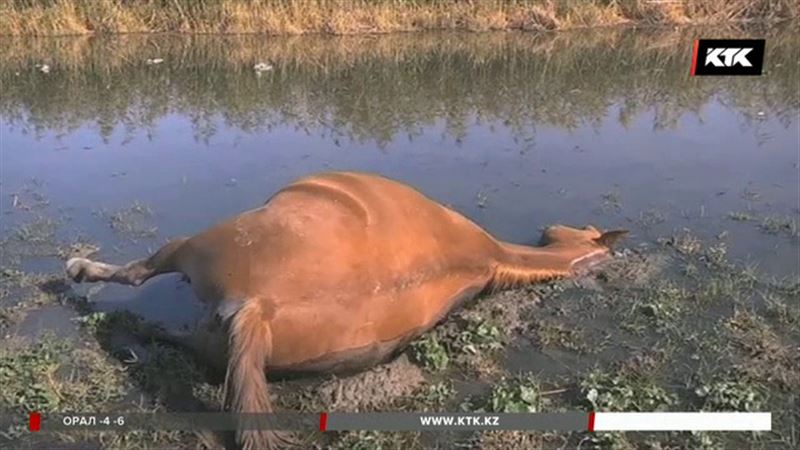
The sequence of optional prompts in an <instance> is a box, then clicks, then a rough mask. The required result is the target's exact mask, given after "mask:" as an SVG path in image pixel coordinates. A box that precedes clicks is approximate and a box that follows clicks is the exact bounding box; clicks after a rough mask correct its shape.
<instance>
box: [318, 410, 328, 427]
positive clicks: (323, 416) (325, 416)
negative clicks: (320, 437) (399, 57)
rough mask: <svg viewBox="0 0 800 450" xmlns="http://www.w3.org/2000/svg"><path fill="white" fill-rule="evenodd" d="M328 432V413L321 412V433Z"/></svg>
mask: <svg viewBox="0 0 800 450" xmlns="http://www.w3.org/2000/svg"><path fill="white" fill-rule="evenodd" d="M327 430H328V413H326V412H321V413H319V431H327Z"/></svg>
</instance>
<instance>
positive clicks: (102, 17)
mask: <svg viewBox="0 0 800 450" xmlns="http://www.w3.org/2000/svg"><path fill="white" fill-rule="evenodd" d="M799 10H800V7H798V2H797V0H585V1H582V0H472V1H459V0H349V1H348V0H254V1H246V0H215V1H208V2H197V1H195V0H173V1H171V2H164V1H161V0H141V1H126V0H4V1H3V3H2V4H0V34H2V35H40V36H51V35H69V34H90V33H141V32H180V33H264V34H305V33H331V34H360V33H388V32H398V31H415V30H431V29H458V30H471V31H486V30H511V29H517V30H556V29H559V30H561V29H569V28H580V27H591V26H606V25H617V24H622V23H634V24H670V25H675V24H687V23H693V24H699V23H720V22H734V21H735V22H749V21H776V20H782V19H788V18H792V17H797V16H798V11H799Z"/></svg>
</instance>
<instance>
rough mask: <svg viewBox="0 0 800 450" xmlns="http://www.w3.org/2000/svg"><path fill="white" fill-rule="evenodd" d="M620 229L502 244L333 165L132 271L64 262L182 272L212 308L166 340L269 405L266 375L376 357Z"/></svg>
mask: <svg viewBox="0 0 800 450" xmlns="http://www.w3.org/2000/svg"><path fill="white" fill-rule="evenodd" d="M624 233H625V231H610V232H606V233H601V232H600V231H598V230H597V229H595V228H594V227H591V226H587V227H586V228H584V229H575V228H569V227H565V226H553V227H549V228H547V229H546V230H545V232H544V234H543V237H542V242H541V246H540V247H529V246H522V245H515V244H510V243H505V242H501V241H498V240H496V239H494V238H493V237H492V236H491V235H489V234H488V233H487V232H486V231H484V230H483V229H481V228H480V227H479V226H478V225H476V224H475V223H473V222H472V221H470V220H469V219H467V218H465V217H464V216H462V215H461V214H459V213H457V212H455V211H453V210H451V209H448V208H446V207H445V206H442V205H440V204H439V203H436V202H435V201H433V200H431V199H429V198H427V197H425V196H424V195H423V194H421V193H420V192H418V191H416V190H414V189H413V188H411V187H409V186H406V185H404V184H401V183H399V182H396V181H393V180H390V179H387V178H383V177H380V176H376V175H369V174H363V173H353V172H330V173H323V174H317V175H313V176H309V177H307V178H303V179H300V180H298V181H295V182H294V183H291V184H289V185H288V186H286V187H284V188H283V189H282V190H280V191H279V192H277V193H276V194H275V195H273V196H272V197H271V198H270V199H269V200H268V201H267V202H266V204H265V205H264V206H262V207H260V208H257V209H253V210H251V211H247V212H244V213H242V214H241V215H239V216H237V217H234V218H232V219H229V220H227V221H225V222H223V223H221V224H218V225H216V226H214V227H212V228H210V229H209V230H207V231H204V232H202V233H200V234H198V235H196V236H193V237H190V238H181V239H176V240H174V241H171V242H169V243H168V244H166V245H165V246H164V247H162V248H161V249H160V250H158V251H157V252H156V253H155V254H154V255H152V256H151V257H149V258H146V259H143V260H138V261H134V262H131V263H128V264H126V265H124V266H115V265H111V264H105V263H101V262H93V261H89V260H87V259H83V258H73V259H70V260H69V261H67V265H66V267H67V273H68V274H69V276H70V277H71V278H72V279H73V280H75V281H78V282H80V281H111V282H116V283H123V284H130V285H134V286H138V285H140V284H141V283H143V282H144V281H145V280H147V279H148V278H150V277H153V276H155V275H158V274H162V273H168V272H181V273H183V274H184V275H185V276H186V277H188V279H189V281H190V282H191V283H192V286H193V289H194V291H195V293H196V294H197V296H198V297H199V298H200V300H202V301H203V302H205V303H206V304H207V305H209V306H210V308H209V312H210V313H209V316H208V320H207V321H206V322H205V323H204V325H203V326H202V327H200V328H199V329H198V330H196V332H194V333H192V334H188V335H170V336H166V338H168V339H170V340H173V341H175V342H179V343H181V344H183V345H185V346H188V347H190V348H192V349H193V350H194V351H195V353H196V354H198V355H200V357H203V358H204V359H206V360H209V362H211V363H214V362H216V363H217V364H222V365H223V367H224V365H225V363H227V368H226V369H227V376H226V384H227V386H228V389H227V394H226V395H227V397H226V399H227V400H226V402H227V404H228V407H229V408H230V409H231V410H232V411H235V412H266V411H271V405H270V397H269V393H268V390H267V381H266V378H265V371H268V372H270V373H272V374H274V373H298V372H301V373H302V372H335V371H342V370H353V369H357V368H363V367H367V366H370V365H374V364H376V363H379V362H381V361H384V360H386V359H387V358H388V357H390V356H391V355H392V354H394V353H396V352H397V351H398V350H400V349H402V348H403V347H404V346H405V345H406V344H407V343H408V342H409V341H411V340H413V339H414V338H416V337H418V336H420V335H421V334H422V333H424V332H426V331H427V330H429V329H430V328H431V327H433V326H434V325H436V323H437V322H439V321H441V320H442V319H443V318H444V317H445V316H446V315H447V313H448V312H450V311H451V310H452V309H453V308H454V307H455V306H456V305H458V304H459V303H461V302H462V301H464V300H465V299H468V298H472V297H475V296H476V295H477V294H479V293H480V292H482V291H484V290H486V289H497V288H507V287H513V286H520V285H523V284H527V283H534V282H538V281H543V280H549V279H554V278H562V277H569V276H572V275H574V274H575V273H576V272H577V271H579V270H581V269H584V268H587V267H589V266H590V265H593V264H595V263H597V262H599V261H602V260H605V259H607V258H609V257H610V256H609V255H610V248H611V246H612V244H613V243H614V242H615V241H616V240H618V239H619V238H620V237H621V236H622V235H623V234H624ZM221 331H222V332H221ZM237 438H238V440H239V442H240V443H241V444H242V445H243V447H244V448H245V449H252V448H272V447H274V446H275V445H277V438H276V435H275V434H272V433H268V432H258V431H241V430H240V432H239V433H238V436H237Z"/></svg>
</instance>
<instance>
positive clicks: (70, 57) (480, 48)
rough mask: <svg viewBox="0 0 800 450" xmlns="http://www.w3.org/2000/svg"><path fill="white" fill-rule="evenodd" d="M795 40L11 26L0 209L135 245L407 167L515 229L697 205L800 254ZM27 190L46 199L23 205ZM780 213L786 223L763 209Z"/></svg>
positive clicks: (135, 296) (116, 302)
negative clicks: (336, 176)
mask: <svg viewBox="0 0 800 450" xmlns="http://www.w3.org/2000/svg"><path fill="white" fill-rule="evenodd" d="M739 35H758V36H760V35H764V36H766V37H767V57H766V63H765V75H763V76H761V77H739V78H735V77H733V78H732V77H723V78H719V77H707V78H691V77H689V76H688V71H689V59H690V54H691V43H692V39H693V38H695V37H697V36H702V37H715V36H724V37H736V36H739ZM799 49H800V34H799V33H798V32H797V28H796V27H794V28H793V27H790V26H787V27H781V28H776V29H771V30H756V31H753V32H744V31H734V30H719V29H691V30H647V31H636V30H603V31H584V32H575V33H562V34H556V35H535V34H516V33H504V34H421V35H414V36H405V35H403V36H386V37H352V38H315V37H300V38H288V39H283V38H282V39H277V38H266V37H263V38H262V37H225V38H219V37H218V38H212V37H193V38H186V37H175V36H149V37H142V36H128V37H117V38H88V39H87V38H58V39H39V40H6V41H3V42H2V45H0V92H2V95H1V96H0V121H2V123H1V124H0V152H1V153H0V164H1V167H0V176H1V177H2V185H1V186H0V189H2V195H1V196H0V197H1V198H2V200H0V212H2V215H1V216H0V217H2V222H3V223H2V230H0V233H1V234H3V235H7V234H9V233H12V232H13V231H12V230H14V229H15V227H17V226H18V225H20V224H23V223H25V222H26V221H28V220H31V218H32V217H36V216H37V215H54V216H56V217H58V218H59V220H60V221H61V225H62V226H61V227H60V228H59V231H58V233H59V238H60V239H63V240H66V241H67V242H70V241H74V240H75V239H76V238H77V237H79V236H83V237H85V238H88V240H90V241H92V242H96V243H98V244H99V245H100V247H101V251H100V253H99V256H98V257H99V258H100V259H105V260H110V261H113V262H125V261H127V260H129V259H132V258H139V257H142V256H144V255H146V254H147V253H148V252H150V251H153V250H155V249H156V248H158V246H159V245H161V244H162V243H163V242H164V240H165V239H167V238H171V237H175V236H178V235H188V234H193V233H196V232H198V231H201V230H203V229H204V228H206V227H208V226H210V225H212V224H214V223H215V222H217V221H219V220H221V219H223V218H225V217H228V216H231V215H234V214H237V213H239V212H241V211H243V210H246V209H249V208H253V207H256V206H258V205H260V204H261V203H262V202H263V201H264V200H265V199H266V198H268V197H269V196H270V195H271V194H272V193H273V192H275V191H276V190H277V189H278V188H279V187H280V186H282V185H284V184H285V183H287V182H289V181H291V180H292V179H294V178H296V177H299V176H302V175H305V174H308V173H311V172H315V171H320V170H329V169H347V170H365V171H374V172H378V173H381V174H384V175H386V176H389V177H392V178H396V179H399V180H402V181H404V182H406V183H409V184H411V185H413V186H415V187H417V188H419V189H421V190H422V191H424V192H425V193H427V194H428V195H429V196H431V197H433V198H435V199H437V200H439V201H441V202H442V203H445V204H449V205H451V206H452V207H454V208H455V209H457V210H459V211H460V212H462V213H463V214H465V215H467V216H468V217H470V218H472V219H473V220H475V221H476V222H477V223H479V224H480V225H482V226H484V227H486V228H487V229H488V230H489V231H490V232H492V233H493V234H494V235H495V236H497V237H498V238H501V239H504V240H509V241H514V242H533V241H535V240H536V239H537V238H538V234H539V229H540V228H541V227H543V226H546V225H548V224H552V223H564V224H570V225H575V226H583V225H585V224H589V223H591V224H594V225H596V226H598V227H601V228H616V227H625V228H630V229H631V230H632V231H633V235H632V237H631V239H630V240H629V241H628V245H630V246H636V245H639V244H641V243H644V242H651V243H652V241H653V240H654V239H655V238H656V237H659V236H666V235H670V234H672V233H674V232H682V230H684V229H689V230H691V232H692V233H694V234H697V235H699V236H702V237H712V238H713V237H715V236H719V238H720V240H724V241H725V242H726V243H727V244H728V250H729V254H730V256H731V257H732V258H733V259H735V260H738V261H744V262H747V263H750V264H754V265H756V266H757V267H758V268H759V270H762V271H764V272H767V273H769V274H773V275H776V276H797V275H798V274H800V259H798V258H799V257H798V249H799V248H800V247H798V240H797V236H796V235H797V231H796V227H797V223H798V222H797V220H798V216H799V215H800V204H799V203H798V202H800V192H799V191H798V189H800V182H799V180H798V175H799V174H800V172H799V171H800V169H799V168H798V163H799V162H800V153H799V152H800V128H799V126H800V125H799V124H800V122H799V121H798V111H800V92H799V91H800V90H799V89H798V82H799V80H800V78H798V74H799V73H800V57H799V56H800V55H798V52H799ZM148 58H163V60H164V61H163V62H162V63H160V64H148V63H147V59H148ZM257 62H269V63H271V64H272V66H273V70H271V71H267V72H263V73H260V74H259V73H256V72H255V71H254V70H253V65H254V64H255V63H257ZM37 64H48V65H49V66H50V71H49V73H43V72H42V71H41V70H39V69H38V68H37V66H36V65H37ZM32 180H36V181H32ZM26 189H27V191H26ZM31 192H35V193H37V195H40V196H42V197H43V198H46V199H47V200H48V201H49V204H48V205H47V206H41V207H40V208H37V207H35V205H34V207H32V208H31V211H24V208H25V207H26V206H31V205H32V203H30V202H32V201H33V200H31V198H32V197H31V196H30V193H31ZM26 202H28V203H26ZM132 205H133V209H130V208H131V207H132ZM136 205H139V207H137V206H136ZM137 208H138V209H137ZM125 211H127V212H128V213H130V214H129V215H125V216H117V217H123V219H122V220H121V221H120V222H119V223H116V225H117V229H116V230H115V229H114V227H112V226H110V223H112V224H113V223H115V222H113V219H111V217H112V216H113V214H114V213H115V212H118V213H119V212H125ZM131 211H132V212H131ZM732 212H747V214H749V215H751V216H752V217H753V220H749V221H733V220H731V219H730V218H729V217H728V216H729V214H730V213H732ZM768 217H772V218H777V219H779V220H781V221H782V223H794V227H795V228H794V230H792V229H791V226H788V225H787V226H786V227H785V228H786V229H780V230H778V232H777V233H775V234H770V233H765V232H764V231H763V230H762V229H761V227H760V226H759V225H760V224H761V223H762V221H763V220H765V218H768ZM110 220H111V222H110ZM792 221H794V222H792ZM153 228H155V229H156V230H155V236H153V237H149V236H147V234H148V232H149V231H151V229H153ZM27 264H28V265H29V266H28V267H32V268H35V269H37V270H60V269H59V268H58V265H59V264H60V263H59V262H58V261H56V260H54V259H50V260H45V261H39V262H36V261H28V262H27ZM80 289H82V290H83V292H86V290H87V289H89V288H88V287H86V286H81V287H80ZM93 299H94V300H95V301H96V302H97V304H98V305H99V307H100V308H101V309H113V308H119V307H123V308H128V309H131V310H133V311H135V312H138V313H140V314H143V315H145V317H147V318H149V319H153V320H162V321H165V322H168V323H174V324H186V323H189V322H191V321H192V320H193V318H194V316H195V313H196V311H197V307H196V305H194V304H193V296H192V294H191V290H190V288H189V287H188V286H187V285H185V284H183V283H182V282H180V281H179V280H178V279H177V278H175V277H164V278H163V279H159V280H153V281H151V282H149V283H148V284H147V285H145V286H143V287H142V288H139V289H132V288H126V287H119V286H109V287H106V288H104V289H103V290H102V291H100V292H99V293H96V294H95V295H93ZM530 363H531V364H535V363H536V361H533V360H532V361H531V362H530ZM524 365H525V364H523V366H524Z"/></svg>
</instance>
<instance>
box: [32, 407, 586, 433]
mask: <svg viewBox="0 0 800 450" xmlns="http://www.w3.org/2000/svg"><path fill="white" fill-rule="evenodd" d="M588 417H589V416H588V413H585V412H564V413H537V414H532V413H412V412H381V413H336V412H334V413H329V414H328V416H327V423H326V425H327V426H326V430H327V431H344V430H373V431H453V430H528V431H585V430H586V429H587V425H588ZM236 429H247V430H290V431H318V430H319V429H320V415H319V414H314V413H309V414H302V413H276V414H230V413H163V414H162V413H155V414H143V413H137V414H125V413H120V414H43V415H42V431H75V430H88V431H109V430H117V431H132V430H170V431H178V430H185V431H198V430H211V431H223V430H236Z"/></svg>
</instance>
